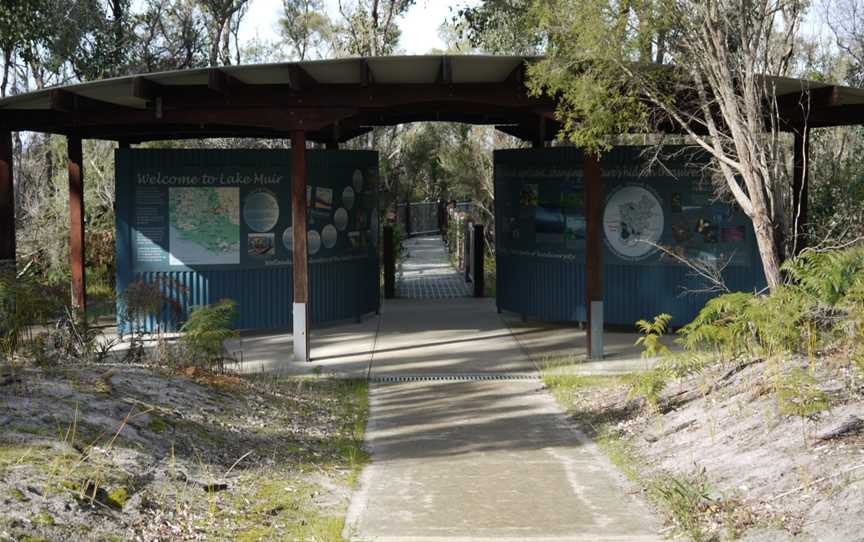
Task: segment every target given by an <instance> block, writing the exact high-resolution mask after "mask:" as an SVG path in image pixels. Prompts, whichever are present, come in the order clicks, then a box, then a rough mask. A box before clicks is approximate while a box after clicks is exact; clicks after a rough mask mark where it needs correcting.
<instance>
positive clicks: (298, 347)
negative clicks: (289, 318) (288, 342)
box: [293, 303, 311, 361]
mask: <svg viewBox="0 0 864 542" xmlns="http://www.w3.org/2000/svg"><path fill="white" fill-rule="evenodd" d="M293 309H294V310H293V314H294V360H295V361H310V360H311V358H310V356H309V322H307V321H306V303H294V307H293Z"/></svg>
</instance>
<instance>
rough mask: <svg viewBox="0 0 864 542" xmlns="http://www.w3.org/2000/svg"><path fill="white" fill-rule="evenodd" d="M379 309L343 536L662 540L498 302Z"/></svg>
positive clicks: (387, 541)
mask: <svg viewBox="0 0 864 542" xmlns="http://www.w3.org/2000/svg"><path fill="white" fill-rule="evenodd" d="M409 263H410V260H409ZM415 269H416V268H415ZM418 274H420V275H422V274H424V273H422V272H420V271H418ZM381 318H382V320H381V323H380V329H379V332H378V335H377V339H376V344H375V346H374V349H373V350H374V351H373V354H372V359H371V369H370V376H371V377H372V379H373V383H372V386H371V388H370V405H371V412H370V419H369V425H368V430H367V445H368V448H369V450H370V452H371V454H372V463H371V464H370V465H369V466H368V467H367V468H366V469H365V470H364V472H363V474H362V476H361V482H360V487H359V489H358V490H357V492H356V494H355V495H354V498H353V500H352V503H351V508H350V510H349V513H348V519H347V522H346V533H345V534H346V536H348V537H350V538H351V539H352V540H358V541H361V540H362V541H378V542H396V541H400V542H419V541H430V542H432V541H442V542H443V541H482V540H505V541H507V540H509V541H517V540H518V541H547V542H548V541H565V540H567V541H580V540H585V541H587V540H597V541H625V540H626V541H640V540H660V539H662V538H661V537H659V536H658V535H657V534H656V533H657V530H656V528H657V527H656V525H655V524H654V522H653V519H652V515H651V513H650V512H649V511H648V509H647V508H646V506H645V505H644V503H642V502H641V501H639V500H638V499H637V498H636V497H635V496H633V495H632V494H631V493H629V492H628V491H627V489H626V485H625V483H624V481H623V480H622V479H621V477H620V475H619V474H618V473H617V471H616V470H615V469H614V467H613V466H612V465H611V464H610V463H609V461H608V460H607V459H606V458H605V457H604V456H603V455H602V454H601V453H600V452H599V451H598V449H597V448H596V446H595V445H594V444H593V443H591V442H590V441H589V440H588V439H586V438H585V437H584V436H583V435H582V434H581V433H579V432H578V431H576V430H575V429H574V428H573V426H572V424H571V423H569V422H568V420H567V419H566V416H565V414H564V413H563V412H562V411H561V409H560V408H559V407H558V406H557V404H556V403H555V401H554V399H553V398H552V397H551V396H550V395H549V393H548V392H547V391H546V390H545V389H544V388H543V386H542V382H541V381H540V380H539V378H538V373H537V372H536V365H535V363H534V362H533V361H531V359H530V358H529V356H528V355H527V351H526V350H525V349H524V347H523V346H522V345H521V344H520V341H517V340H516V339H515V338H514V335H513V334H511V331H510V329H509V328H508V326H507V324H506V323H505V322H504V321H503V320H502V319H501V318H500V317H499V316H498V314H497V313H496V311H495V307H494V303H493V302H492V301H491V300H487V299H472V298H463V299H448V300H446V301H431V300H413V299H399V300H394V301H388V302H387V304H386V305H385V306H384V310H383V313H382V317H381ZM531 332H532V330H530V329H528V330H521V331H516V335H517V336H519V334H520V333H521V334H523V339H524V338H525V335H528V334H530V333H531Z"/></svg>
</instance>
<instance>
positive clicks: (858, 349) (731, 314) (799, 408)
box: [629, 247, 864, 418]
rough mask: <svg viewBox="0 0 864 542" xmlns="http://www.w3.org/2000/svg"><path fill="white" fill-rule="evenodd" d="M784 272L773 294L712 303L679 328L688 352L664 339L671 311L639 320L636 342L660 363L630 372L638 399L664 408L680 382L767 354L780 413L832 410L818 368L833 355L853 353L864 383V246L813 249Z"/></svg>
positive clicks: (726, 298) (810, 413) (682, 345)
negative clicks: (665, 398)
mask: <svg viewBox="0 0 864 542" xmlns="http://www.w3.org/2000/svg"><path fill="white" fill-rule="evenodd" d="M783 270H784V272H785V273H786V275H787V277H788V281H787V283H786V284H783V285H781V286H779V287H777V288H775V289H774V290H772V291H771V292H769V293H766V294H761V295H759V294H754V293H747V292H733V293H728V294H724V295H721V296H718V297H715V298H713V299H711V300H709V301H708V302H707V303H706V304H705V306H704V307H703V308H702V310H700V311H699V314H698V315H697V316H696V318H694V319H693V321H692V322H690V323H688V324H687V325H685V326H683V327H682V328H681V329H679V330H678V338H677V339H676V341H675V342H676V343H677V344H678V346H679V347H680V348H681V351H680V352H675V353H672V352H671V351H670V349H669V348H668V347H667V346H666V345H665V344H664V342H663V339H664V335H665V334H666V331H667V324H668V322H669V321H670V320H671V317H670V316H669V315H667V314H661V315H659V316H656V317H655V318H654V320H653V322H649V321H647V320H640V321H639V322H637V323H636V326H637V329H639V331H640V332H642V334H643V335H642V337H640V338H639V339H638V341H637V343H636V344H637V345H641V346H642V347H643V356H645V357H650V358H659V360H658V361H657V362H656V363H655V364H654V365H653V366H652V367H650V368H648V369H646V370H644V371H642V372H640V373H638V374H635V375H632V376H631V377H629V386H630V396H631V398H641V399H643V400H644V402H645V404H646V405H647V406H649V407H650V408H651V409H653V410H657V409H658V408H659V406H660V403H661V401H662V397H663V392H664V391H665V390H666V389H667V387H668V385H669V382H670V381H671V380H673V379H680V378H683V377H687V376H691V375H694V374H699V373H701V372H702V371H703V370H704V369H705V368H706V367H709V366H715V365H719V366H721V367H726V368H728V370H730V371H734V370H735V367H738V366H741V365H743V364H746V363H749V362H751V361H752V360H758V359H761V360H767V361H768V362H769V363H768V367H769V369H770V371H766V378H768V380H769V381H768V382H767V385H768V387H770V388H771V390H772V391H773V392H774V394H775V396H776V398H777V404H778V412H779V413H780V414H781V415H793V416H798V417H801V418H812V417H813V416H815V415H817V414H819V413H820V412H824V411H826V410H828V409H829V408H830V407H831V404H830V400H829V398H828V397H827V396H826V395H825V394H824V393H822V392H820V391H819V389H818V385H817V383H816V382H815V378H814V371H813V364H816V363H819V362H820V358H821V356H822V355H823V354H824V353H825V352H834V353H837V354H839V356H840V357H841V358H842V357H844V356H845V358H846V359H848V365H849V367H850V368H851V369H852V370H853V371H855V372H857V373H858V380H859V381H861V380H864V247H855V248H851V249H847V250H843V251H818V250H806V251H804V252H803V253H802V254H801V255H800V256H798V257H797V258H794V259H791V260H789V261H787V262H786V263H785V264H784V266H783ZM801 360H805V362H802V361H801ZM802 363H803V365H806V366H809V369H806V370H805V369H804V368H803V367H802ZM859 386H860V384H859Z"/></svg>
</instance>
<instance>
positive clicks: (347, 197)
mask: <svg viewBox="0 0 864 542" xmlns="http://www.w3.org/2000/svg"><path fill="white" fill-rule="evenodd" d="M342 205H344V206H345V208H346V209H350V208H352V207H354V189H353V188H351V187H350V186H346V187H345V190H343V191H342Z"/></svg>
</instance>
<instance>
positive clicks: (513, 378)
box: [369, 373, 540, 382]
mask: <svg viewBox="0 0 864 542" xmlns="http://www.w3.org/2000/svg"><path fill="white" fill-rule="evenodd" d="M369 380H370V381H371V382H474V381H478V380H497V381H509V382H526V381H538V380H540V375H538V374H530V373H528V374H525V373H510V374H506V373H505V374H479V375H382V376H370V377H369Z"/></svg>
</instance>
